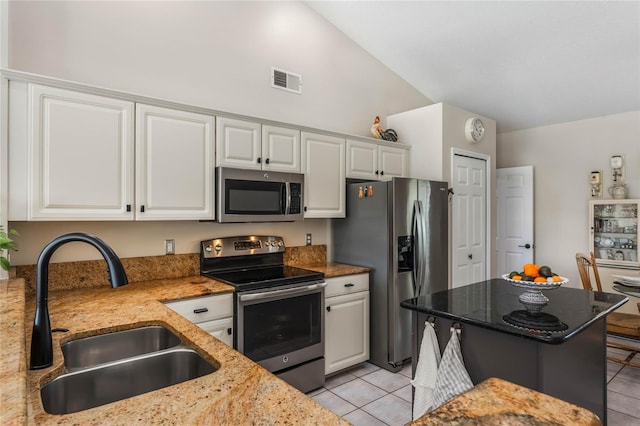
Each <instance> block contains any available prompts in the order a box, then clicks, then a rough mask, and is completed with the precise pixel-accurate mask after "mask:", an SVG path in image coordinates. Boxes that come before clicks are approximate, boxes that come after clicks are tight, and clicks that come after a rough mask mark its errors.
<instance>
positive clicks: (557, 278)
mask: <svg viewBox="0 0 640 426" xmlns="http://www.w3.org/2000/svg"><path fill="white" fill-rule="evenodd" d="M560 281H562V278H561V277H560V276H558V275H554V276H553V282H554V283H559V282H560Z"/></svg>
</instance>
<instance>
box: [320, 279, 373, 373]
mask: <svg viewBox="0 0 640 426" xmlns="http://www.w3.org/2000/svg"><path fill="white" fill-rule="evenodd" d="M325 304H326V310H327V312H325V335H326V339H325V358H326V363H325V374H330V373H333V372H335V371H338V370H342V369H344V368H347V367H351V366H352V365H355V364H358V363H360V362H363V361H366V360H367V359H369V292H368V291H360V292H358V293H353V294H347V295H344V296H335V297H328V298H327V299H326V301H325Z"/></svg>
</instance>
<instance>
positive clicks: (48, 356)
mask: <svg viewBox="0 0 640 426" xmlns="http://www.w3.org/2000/svg"><path fill="white" fill-rule="evenodd" d="M72 241H80V242H85V243H87V244H90V245H92V246H94V247H95V248H96V249H98V251H99V252H100V254H102V257H104V260H106V261H107V268H108V270H109V281H111V287H113V288H116V287H120V286H123V285H126V284H128V283H129V280H128V279H127V274H126V273H125V271H124V268H123V266H122V262H120V259H119V258H118V256H117V255H116V253H115V252H114V251H113V249H112V248H111V247H109V246H108V245H107V244H106V243H105V242H104V241H102V240H101V239H100V238H98V237H96V236H94V235H90V234H85V233H82V232H73V233H70V234H64V235H61V236H59V237H57V238H55V239H54V240H53V241H51V242H50V243H49V244H47V245H46V247H45V248H44V249H42V252H41V253H40V257H38V264H37V275H36V314H35V317H34V319H33V333H32V335H31V360H30V367H29V369H31V370H38V369H40V368H46V367H49V366H50V365H51V364H53V344H52V339H51V324H50V322H49V307H48V304H47V303H48V298H49V260H51V256H52V255H53V253H54V252H55V251H56V250H57V249H58V247H60V246H61V245H63V244H66V243H69V242H72Z"/></svg>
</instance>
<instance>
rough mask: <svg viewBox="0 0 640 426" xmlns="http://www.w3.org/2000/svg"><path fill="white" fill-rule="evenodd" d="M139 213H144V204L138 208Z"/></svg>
mask: <svg viewBox="0 0 640 426" xmlns="http://www.w3.org/2000/svg"><path fill="white" fill-rule="evenodd" d="M140 213H144V204H143V205H141V206H140Z"/></svg>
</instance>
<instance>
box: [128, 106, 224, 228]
mask: <svg viewBox="0 0 640 426" xmlns="http://www.w3.org/2000/svg"><path fill="white" fill-rule="evenodd" d="M213 121H214V118H213V116H210V115H203V114H196V113H193V112H187V111H179V110H174V109H168V108H161V107H157V106H151V105H143V104H137V105H136V136H137V137H136V219H137V220H159V219H163V220H186V219H198V220H211V219H214V217H215V208H214V196H213V194H214V188H215V186H214V176H213V175H214V146H213V131H214V127H213V126H214V124H213Z"/></svg>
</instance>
